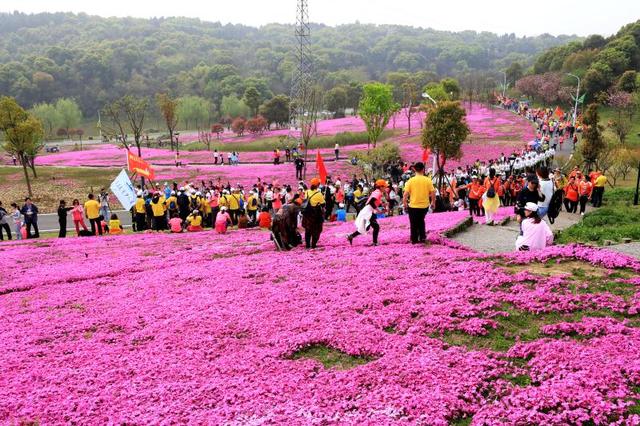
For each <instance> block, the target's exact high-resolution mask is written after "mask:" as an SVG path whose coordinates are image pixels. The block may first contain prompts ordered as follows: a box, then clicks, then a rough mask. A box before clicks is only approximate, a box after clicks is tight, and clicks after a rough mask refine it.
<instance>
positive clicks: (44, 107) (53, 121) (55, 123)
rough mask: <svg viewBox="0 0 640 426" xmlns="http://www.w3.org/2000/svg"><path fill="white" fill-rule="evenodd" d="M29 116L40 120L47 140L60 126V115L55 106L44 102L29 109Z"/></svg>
mask: <svg viewBox="0 0 640 426" xmlns="http://www.w3.org/2000/svg"><path fill="white" fill-rule="evenodd" d="M31 114H33V115H34V116H35V117H37V118H38V119H39V120H40V122H41V123H42V126H43V127H44V129H45V134H46V137H47V138H50V137H52V136H53V135H54V134H55V131H56V129H57V128H58V127H60V125H61V124H60V122H61V120H60V115H59V114H58V111H57V110H56V107H55V105H52V104H48V103H46V102H43V103H40V104H37V105H34V107H33V108H31Z"/></svg>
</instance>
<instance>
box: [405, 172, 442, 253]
mask: <svg viewBox="0 0 640 426" xmlns="http://www.w3.org/2000/svg"><path fill="white" fill-rule="evenodd" d="M413 168H414V170H415V172H416V175H415V176H414V177H412V178H411V179H409V180H408V181H407V183H406V184H405V186H404V194H403V197H402V202H403V205H404V209H405V211H407V212H408V214H409V224H410V227H411V244H417V243H419V242H420V243H426V241H427V231H426V229H425V223H424V219H425V216H426V215H427V211H428V209H429V205H431V208H435V206H436V190H435V188H434V187H433V182H432V181H431V178H429V177H427V176H425V175H424V163H422V162H419V163H416V164H415V165H414V167H413Z"/></svg>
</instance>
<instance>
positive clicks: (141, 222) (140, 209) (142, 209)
mask: <svg viewBox="0 0 640 426" xmlns="http://www.w3.org/2000/svg"><path fill="white" fill-rule="evenodd" d="M136 195H137V197H138V198H137V199H136V204H135V206H133V212H134V213H135V215H134V218H135V223H136V232H142V231H144V229H145V228H146V226H145V225H146V221H145V214H146V203H145V202H144V198H142V191H138V193H137V194H136Z"/></svg>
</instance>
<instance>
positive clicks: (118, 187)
mask: <svg viewBox="0 0 640 426" xmlns="http://www.w3.org/2000/svg"><path fill="white" fill-rule="evenodd" d="M111 193H113V195H115V196H116V197H117V198H118V201H120V204H122V207H124V209H125V210H129V209H131V207H133V206H134V205H135V204H136V190H135V188H134V187H133V184H132V183H131V179H129V175H128V174H127V172H126V171H125V170H122V171H121V172H120V174H119V175H118V176H117V177H116V178H115V180H114V181H113V182H112V183H111Z"/></svg>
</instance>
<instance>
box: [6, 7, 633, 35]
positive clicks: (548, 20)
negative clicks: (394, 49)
mask: <svg viewBox="0 0 640 426" xmlns="http://www.w3.org/2000/svg"><path fill="white" fill-rule="evenodd" d="M309 4H310V5H309V10H310V20H311V21H312V22H318V23H324V24H328V25H336V24H344V23H352V22H355V21H359V22H361V23H375V24H402V25H412V26H417V27H431V28H434V29H437V30H450V31H461V30H476V31H491V32H495V33H499V34H502V33H512V32H513V33H516V34H517V35H519V36H521V35H538V34H542V33H550V34H554V35H558V34H578V35H583V36H584V35H588V34H594V33H597V34H603V35H610V34H613V33H615V32H616V31H617V30H618V29H619V28H620V27H621V26H622V25H624V24H627V23H629V22H633V21H635V20H637V19H640V0H609V1H607V2H603V1H602V0H533V1H528V0H524V1H523V0H309ZM13 10H19V11H21V12H32V13H35V12H45V11H46V12H86V13H88V14H92V15H100V16H135V17H142V18H148V17H153V16H156V17H160V16H188V17H197V18H200V19H202V20H204V21H220V22H222V23H228V22H230V23H234V24H235V23H239V24H245V25H251V26H260V25H264V24H268V23H273V22H279V23H291V22H294V20H295V10H296V0H235V1H234V0H208V1H203V0H199V1H198V0H179V1H169V0H161V1H158V0H155V1H150V0H19V1H15V2H14V1H10V0H2V1H0V11H2V12H12V11H13Z"/></svg>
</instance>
